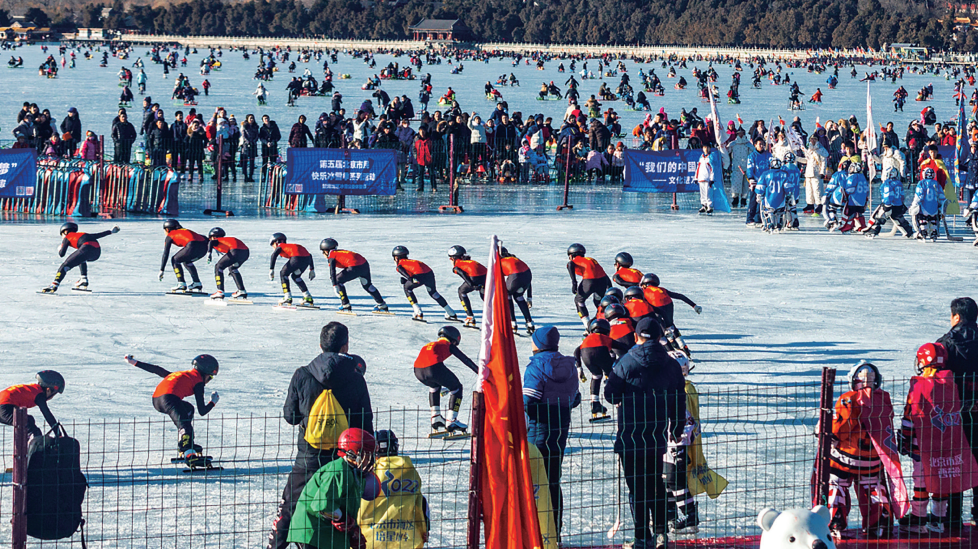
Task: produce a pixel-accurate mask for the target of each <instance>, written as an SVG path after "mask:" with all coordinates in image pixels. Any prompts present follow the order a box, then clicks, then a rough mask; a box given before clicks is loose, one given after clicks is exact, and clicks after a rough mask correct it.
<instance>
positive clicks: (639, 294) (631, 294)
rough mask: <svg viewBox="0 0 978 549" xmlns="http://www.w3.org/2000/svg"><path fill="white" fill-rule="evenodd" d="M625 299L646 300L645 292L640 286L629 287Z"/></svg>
mask: <svg viewBox="0 0 978 549" xmlns="http://www.w3.org/2000/svg"><path fill="white" fill-rule="evenodd" d="M625 299H645V292H643V291H642V288H640V287H638V286H629V287H628V289H627V290H625Z"/></svg>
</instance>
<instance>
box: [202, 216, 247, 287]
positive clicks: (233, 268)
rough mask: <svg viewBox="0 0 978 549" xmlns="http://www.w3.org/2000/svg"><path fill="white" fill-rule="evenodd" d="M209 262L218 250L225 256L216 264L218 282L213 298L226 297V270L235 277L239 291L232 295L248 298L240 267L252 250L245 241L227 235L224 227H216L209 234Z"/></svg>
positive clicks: (215, 275)
mask: <svg viewBox="0 0 978 549" xmlns="http://www.w3.org/2000/svg"><path fill="white" fill-rule="evenodd" d="M207 239H208V240H207V262H208V263H210V262H211V254H212V253H214V252H217V253H219V254H223V256H222V257H221V258H220V259H218V260H217V264H216V265H214V281H215V282H217V291H216V292H214V293H212V294H211V299H224V270H225V269H227V270H228V274H230V275H231V278H233V279H234V285H235V286H237V287H238V291H236V292H234V294H232V295H231V297H232V298H234V299H247V297H248V292H247V291H246V290H245V287H244V281H243V280H241V273H240V272H239V271H238V269H240V268H241V265H242V264H243V263H244V262H245V261H248V256H249V254H250V252H249V251H248V246H245V243H244V242H242V241H240V240H238V239H237V238H233V237H230V236H228V235H227V233H225V232H224V229H222V228H220V227H214V228H213V229H211V232H209V233H208V234H207Z"/></svg>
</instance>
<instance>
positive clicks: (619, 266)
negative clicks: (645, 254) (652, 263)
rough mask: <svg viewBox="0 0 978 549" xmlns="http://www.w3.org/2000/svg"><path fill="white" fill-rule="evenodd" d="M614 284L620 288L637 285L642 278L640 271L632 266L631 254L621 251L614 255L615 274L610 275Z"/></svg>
mask: <svg viewBox="0 0 978 549" xmlns="http://www.w3.org/2000/svg"><path fill="white" fill-rule="evenodd" d="M611 280H613V281H614V282H615V284H617V285H619V286H621V287H622V288H631V287H632V286H638V283H639V282H641V280H642V271H640V270H638V269H633V268H632V255H631V254H629V253H628V252H621V253H619V254H618V255H616V256H615V274H614V276H612V277H611Z"/></svg>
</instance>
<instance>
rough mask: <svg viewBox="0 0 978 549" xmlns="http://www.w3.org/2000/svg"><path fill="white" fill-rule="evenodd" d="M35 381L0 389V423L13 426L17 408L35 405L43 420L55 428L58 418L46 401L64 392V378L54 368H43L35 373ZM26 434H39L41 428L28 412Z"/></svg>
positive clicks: (35, 435)
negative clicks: (55, 417)
mask: <svg viewBox="0 0 978 549" xmlns="http://www.w3.org/2000/svg"><path fill="white" fill-rule="evenodd" d="M36 378H37V383H28V384H23V385H14V386H12V387H7V388H6V389H4V390H3V391H0V423H2V424H4V425H10V426H13V424H14V411H15V410H16V409H17V408H33V407H35V406H36V407H37V409H38V410H40V411H41V415H42V416H44V421H46V422H47V423H48V425H49V426H50V427H51V428H52V429H57V427H58V420H56V419H54V414H52V413H51V409H50V408H48V401H49V400H51V399H52V398H54V397H55V396H57V395H59V394H61V393H63V392H65V378H64V377H62V375H61V374H59V373H58V372H55V371H54V370H44V371H42V372H38V373H37V376H36ZM27 434H28V436H30V437H39V436H41V429H39V428H38V427H37V423H36V422H35V421H34V418H33V417H31V415H30V414H28V415H27Z"/></svg>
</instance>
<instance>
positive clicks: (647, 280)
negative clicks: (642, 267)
mask: <svg viewBox="0 0 978 549" xmlns="http://www.w3.org/2000/svg"><path fill="white" fill-rule="evenodd" d="M638 285H639V286H641V287H643V288H644V287H646V286H656V287H658V286H659V277H657V276H655V273H645V276H643V277H642V281H641V282H639V283H638Z"/></svg>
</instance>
